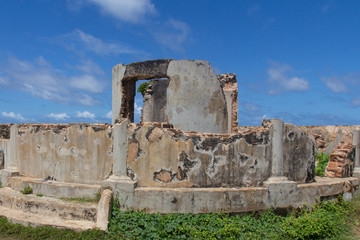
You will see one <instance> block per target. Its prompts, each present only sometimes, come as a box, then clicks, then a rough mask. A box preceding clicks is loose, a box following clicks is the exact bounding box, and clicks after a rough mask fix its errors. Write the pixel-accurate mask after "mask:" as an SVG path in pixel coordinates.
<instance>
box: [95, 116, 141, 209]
mask: <svg viewBox="0 0 360 240" xmlns="http://www.w3.org/2000/svg"><path fill="white" fill-rule="evenodd" d="M129 123H130V121H129V120H128V119H122V121H121V122H120V123H119V124H115V125H114V130H113V174H112V175H111V176H110V177H109V178H108V179H106V180H104V181H103V182H102V183H101V187H102V188H110V189H112V190H113V192H114V194H115V196H117V197H118V198H119V201H120V207H121V208H122V209H128V208H132V207H133V198H134V190H135V188H136V182H135V181H133V180H132V179H131V178H129V177H128V176H127V163H126V158H127V153H128V134H127V133H128V124H129Z"/></svg>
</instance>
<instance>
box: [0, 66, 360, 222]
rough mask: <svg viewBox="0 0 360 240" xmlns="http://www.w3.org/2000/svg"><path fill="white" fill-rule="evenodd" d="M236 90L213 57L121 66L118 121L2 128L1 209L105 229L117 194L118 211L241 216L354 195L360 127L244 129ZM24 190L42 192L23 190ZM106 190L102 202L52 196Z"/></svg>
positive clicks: (115, 88)
mask: <svg viewBox="0 0 360 240" xmlns="http://www.w3.org/2000/svg"><path fill="white" fill-rule="evenodd" d="M138 80H152V86H151V89H149V90H148V91H146V92H145V93H144V105H143V111H142V118H141V119H142V121H141V122H140V123H134V122H133V121H134V98H135V93H136V81H138ZM237 91H238V90H237V82H236V75H234V74H221V75H219V76H216V75H215V73H214V71H213V69H212V68H211V66H210V64H209V63H208V62H206V61H192V60H170V59H163V60H152V61H145V62H138V63H132V64H128V65H124V64H119V65H117V66H115V67H114V68H113V79H112V113H113V116H112V124H111V125H109V124H0V169H1V168H2V170H1V184H2V186H3V188H1V189H0V215H2V216H6V217H8V218H9V219H10V220H13V221H15V222H21V223H25V224H43V223H41V222H39V221H40V220H38V218H36V216H39V215H41V214H45V215H46V214H51V216H53V218H54V221H53V222H52V223H50V225H53V226H57V227H70V228H71V226H72V227H73V228H79V229H87V228H91V227H100V228H102V229H106V228H107V218H108V213H109V206H110V202H111V195H112V194H113V195H115V196H117V197H118V198H119V200H120V205H121V208H122V209H130V208H132V209H137V210H142V209H144V210H145V211H147V212H159V213H209V212H218V211H222V212H232V213H238V212H247V211H258V210H263V209H268V208H288V207H299V206H302V205H303V204H304V203H306V204H308V205H313V204H314V203H315V202H316V201H318V200H321V199H328V198H332V197H335V196H337V195H338V194H343V195H344V197H345V198H346V199H350V198H351V197H352V195H353V194H356V193H357V192H358V187H359V184H360V181H359V180H360V179H359V178H358V177H360V168H359V167H360V160H359V151H360V150H359V149H360V142H359V141H360V140H359V129H358V126H344V127H334V126H333V127H331V126H327V127H304V126H294V125H292V124H288V123H284V122H283V121H282V120H280V119H270V120H264V121H263V123H262V125H261V126H256V127H239V126H238V92H237ZM316 149H317V150H318V151H324V152H327V153H329V154H331V156H330V163H329V165H328V167H327V176H328V177H325V178H318V179H317V181H315V172H314V169H315V150H316ZM330 177H331V178H330ZM25 186H30V187H31V188H32V189H33V192H34V194H42V195H44V196H46V197H47V198H45V199H41V198H37V197H36V196H35V195H33V196H31V197H28V198H27V197H24V196H22V194H20V193H19V192H18V191H19V190H20V189H23V188H24V187H25ZM104 189H106V190H105V191H103V190H104ZM99 191H101V192H102V197H101V200H100V202H99V204H98V205H92V206H80V205H77V206H68V205H66V204H65V203H63V202H61V201H60V200H58V199H54V197H55V198H58V197H92V196H94V195H95V194H96V193H97V192H99ZM29 201H31V204H29ZM39 202H41V204H40V203H39ZM40 205H44V206H45V207H43V208H42V207H39V206H40ZM34 206H37V207H34ZM54 206H56V207H54ZM39 208H40V209H41V211H40V210H38V209H39ZM52 208H56V209H55V210H51V209H52ZM49 212H51V213H49ZM20 213H23V214H25V215H21V214H20ZM26 214H27V215H26ZM24 216H25V217H24ZM74 216H75V217H74ZM74 221H78V222H79V223H78V225H76V224H75V225H74ZM44 224H45V223H44ZM66 224H67V225H66ZM45 225H46V224H45Z"/></svg>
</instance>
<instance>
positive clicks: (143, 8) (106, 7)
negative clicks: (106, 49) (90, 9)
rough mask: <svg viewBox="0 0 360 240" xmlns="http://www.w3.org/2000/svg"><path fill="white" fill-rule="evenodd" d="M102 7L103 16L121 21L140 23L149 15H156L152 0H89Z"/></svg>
mask: <svg viewBox="0 0 360 240" xmlns="http://www.w3.org/2000/svg"><path fill="white" fill-rule="evenodd" d="M87 1H88V2H90V3H93V4H95V5H97V6H99V7H100V9H101V12H102V13H103V14H109V15H111V16H112V17H115V18H117V19H119V20H121V21H125V22H132V23H139V22H142V21H144V20H145V19H146V16H147V15H151V14H154V13H156V8H155V6H154V4H152V3H151V1H150V0H87Z"/></svg>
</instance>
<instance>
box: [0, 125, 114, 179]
mask: <svg viewBox="0 0 360 240" xmlns="http://www.w3.org/2000/svg"><path fill="white" fill-rule="evenodd" d="M14 131H15V136H14V142H15V151H14V153H15V154H14V162H15V166H16V167H17V169H18V171H19V173H20V174H21V175H23V176H27V177H34V178H41V179H44V181H46V180H49V179H51V180H54V181H58V182H68V183H84V184H96V183H99V182H100V181H102V180H104V179H106V178H107V177H108V176H109V175H110V173H111V171H112V169H111V168H112V157H113V152H112V151H113V150H112V138H111V135H112V128H111V126H109V125H106V124H70V125H59V124H51V125H49V124H24V125H19V126H18V129H17V130H16V129H14ZM11 133H12V134H13V130H12V132H11ZM2 171H4V170H2Z"/></svg>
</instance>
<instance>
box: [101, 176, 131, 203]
mask: <svg viewBox="0 0 360 240" xmlns="http://www.w3.org/2000/svg"><path fill="white" fill-rule="evenodd" d="M136 187H137V182H135V181H133V180H131V179H130V178H129V177H117V176H114V175H112V176H110V177H109V178H108V179H106V180H104V181H103V182H101V188H102V189H104V188H109V189H112V191H113V193H114V197H115V198H118V199H119V203H120V208H122V209H128V208H131V207H132V205H133V202H134V190H135V188H136Z"/></svg>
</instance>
